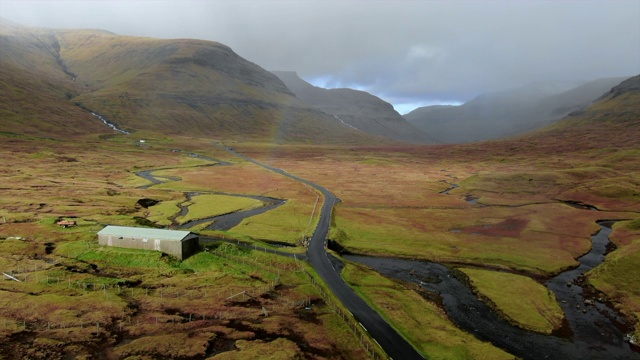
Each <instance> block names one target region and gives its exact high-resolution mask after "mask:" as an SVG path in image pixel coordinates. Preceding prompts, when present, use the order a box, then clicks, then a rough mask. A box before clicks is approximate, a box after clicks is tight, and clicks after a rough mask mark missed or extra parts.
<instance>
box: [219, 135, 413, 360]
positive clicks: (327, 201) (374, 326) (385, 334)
mask: <svg viewBox="0 0 640 360" xmlns="http://www.w3.org/2000/svg"><path fill="white" fill-rule="evenodd" d="M213 144H214V145H215V146H218V147H220V148H222V149H224V150H226V151H228V152H230V153H231V154H233V155H235V156H237V157H239V158H241V159H244V160H246V161H249V162H252V163H254V164H256V165H259V166H262V167H264V168H265V169H269V170H271V171H273V172H276V173H278V174H281V175H284V176H286V177H289V178H291V179H294V180H296V181H299V182H302V183H304V184H307V185H309V186H311V187H312V188H314V189H316V190H318V191H319V192H321V193H322V195H323V196H324V203H323V205H322V211H321V212H320V221H319V222H318V226H317V227H316V229H315V231H314V232H313V235H312V237H311V241H310V244H309V248H308V249H307V259H308V260H309V263H310V264H311V266H313V268H314V269H315V270H316V272H317V273H318V275H320V277H321V278H322V280H324V282H325V283H326V284H327V285H328V286H329V288H330V289H331V291H332V292H333V293H334V295H335V296H336V297H337V298H338V299H339V300H340V301H341V302H342V304H343V305H344V306H345V307H346V308H347V309H348V310H349V311H350V312H351V313H352V314H353V316H354V317H355V318H356V320H357V321H359V322H360V323H361V324H362V326H363V327H364V328H365V329H366V330H367V331H368V332H369V334H370V335H371V336H372V337H373V338H374V339H375V340H376V341H377V342H378V343H379V344H380V346H382V348H383V349H384V351H385V352H386V353H387V355H389V357H391V358H393V359H396V360H399V359H402V360H404V359H407V360H409V359H424V357H422V355H420V353H418V351H416V350H415V349H414V348H413V346H411V344H409V342H408V341H407V340H405V339H404V338H403V337H402V336H401V335H400V334H399V333H398V332H397V331H396V330H395V329H394V328H392V327H391V325H389V324H388V323H387V322H386V321H385V320H384V319H383V318H382V317H381V316H380V315H379V314H378V313H377V312H376V311H375V310H373V309H372V308H371V307H370V306H369V305H368V304H367V303H366V302H365V301H364V300H363V299H362V298H361V297H360V296H358V294H356V292H355V291H354V290H353V289H352V288H351V287H349V285H347V284H346V283H345V282H344V280H342V278H341V277H340V274H339V273H338V272H337V271H336V270H335V269H334V268H333V266H332V265H331V262H330V261H329V257H328V255H327V252H326V251H325V248H324V244H325V240H326V239H327V235H328V233H329V227H330V225H331V213H332V211H333V206H334V205H335V204H336V202H337V201H338V199H337V198H336V197H335V196H334V195H333V194H332V193H331V192H330V191H329V190H327V189H325V188H324V187H322V186H320V185H317V184H315V183H312V182H310V181H308V180H305V179H302V178H300V177H297V176H295V175H291V174H289V173H288V172H286V171H284V170H282V169H278V168H274V167H272V166H269V165H266V164H263V163H261V162H258V161H256V160H254V159H251V158H249V157H247V156H244V155H242V154H240V153H237V152H236V151H234V150H233V149H230V148H228V147H226V146H224V145H221V144H219V143H216V142H213Z"/></svg>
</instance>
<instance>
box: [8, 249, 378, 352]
mask: <svg viewBox="0 0 640 360" xmlns="http://www.w3.org/2000/svg"><path fill="white" fill-rule="evenodd" d="M256 250H257V249H256ZM213 253H214V254H215V255H216V256H219V257H221V258H224V259H226V260H229V261H233V262H235V263H238V264H242V265H244V266H250V267H255V269H256V270H258V269H259V270H261V271H264V272H268V273H272V274H276V273H277V277H276V278H275V280H273V281H272V282H271V283H268V284H265V285H262V286H258V287H253V286H227V287H225V288H224V290H222V289H220V287H219V286H215V285H212V286H210V287H199V288H196V289H178V288H171V287H145V288H139V287H128V286H125V285H120V284H117V283H116V284H105V283H97V282H85V281H76V280H72V279H71V277H67V278H63V277H53V276H49V275H42V274H39V273H38V272H37V271H38V270H43V269H48V268H49V266H40V267H37V266H34V267H33V272H31V267H28V266H25V267H23V268H20V267H18V268H17V270H12V271H9V272H6V273H3V276H4V277H7V278H13V279H12V280H15V281H20V282H30V281H33V282H40V283H44V284H49V285H55V286H66V287H68V288H73V289H78V290H79V291H84V292H96V291H102V292H103V293H104V296H105V297H107V298H108V297H109V296H130V297H132V298H133V297H139V296H148V297H159V298H167V299H170V298H176V299H184V298H186V299H189V300H195V299H208V300H216V301H222V300H224V301H228V300H234V299H236V298H237V297H239V296H245V297H255V296H258V295H259V294H264V293H266V292H270V291H273V290H274V289H275V288H276V286H278V285H280V276H279V274H280V270H283V271H295V272H302V273H304V274H306V278H307V279H308V281H309V282H310V283H311V285H313V286H314V288H315V289H316V290H317V291H318V293H319V294H320V296H321V297H322V298H323V300H324V302H325V303H326V304H327V306H328V307H329V308H330V309H331V310H332V311H333V312H335V313H336V314H337V315H338V316H340V317H341V318H342V320H343V321H344V322H345V324H346V325H347V326H348V327H349V328H350V329H351V330H352V331H353V332H354V334H355V335H356V338H357V339H358V340H359V341H360V343H361V345H362V347H363V348H364V349H365V350H366V351H367V354H368V355H369V356H370V358H372V359H376V360H377V359H386V358H387V356H386V355H385V354H384V352H383V351H382V349H381V348H380V345H379V344H377V342H376V341H375V340H373V339H372V338H371V337H370V335H369V334H368V333H367V332H366V330H365V329H364V328H363V327H362V326H361V325H360V323H359V322H358V321H356V319H355V318H354V317H353V315H351V313H349V312H348V311H347V310H344V309H342V307H341V304H339V303H338V302H337V301H336V300H335V299H334V298H333V297H332V296H331V295H330V294H331V293H330V292H329V291H328V290H327V289H326V288H325V287H324V285H322V284H321V283H319V282H318V281H317V280H316V279H315V277H314V276H313V275H311V273H309V272H308V271H306V270H305V267H304V265H303V262H302V261H299V260H295V261H294V262H293V263H281V262H273V261H272V260H269V264H268V265H267V264H264V263H261V262H260V261H258V257H255V258H247V256H240V255H234V254H230V253H228V252H223V251H215V250H214V251H213ZM21 269H22V270H23V272H20V270H21ZM280 299H281V301H280V303H278V304H271V305H266V306H264V307H263V311H264V312H265V313H269V312H272V313H277V312H278V311H283V310H289V309H294V308H301V307H305V306H308V305H310V304H311V299H310V298H305V299H301V300H295V299H290V298H287V297H285V296H280ZM228 314H229V313H227V312H224V311H221V312H216V313H214V314H213V315H202V314H183V315H182V316H180V317H179V319H176V317H171V318H169V319H170V320H167V319H163V320H162V321H163V322H169V321H171V322H173V323H176V320H178V321H177V322H178V323H184V322H191V321H197V320H202V321H207V320H220V319H227V318H228ZM265 315H266V314H265ZM187 316H188V318H187ZM145 323H146V324H158V323H159V317H158V316H155V319H154V318H151V319H147V321H146V322H145V321H144V320H143V322H140V319H136V325H143V324H145ZM127 325H133V324H132V323H131V318H129V319H128V320H124V321H119V322H118V323H117V325H116V326H119V328H120V330H122V328H123V326H127ZM85 326H86V327H95V329H96V333H97V334H100V331H101V329H104V326H106V324H102V325H101V324H100V323H91V324H89V323H86V324H85V323H83V322H82V320H78V321H76V322H73V323H72V322H69V323H60V324H52V323H51V322H49V321H47V322H44V321H42V322H38V321H36V322H26V321H25V320H21V321H9V322H7V319H4V323H3V329H8V328H13V329H16V330H20V329H44V328H46V329H61V328H62V329H65V328H68V327H80V328H84V327H85ZM101 326H102V328H101ZM111 326H113V325H111ZM374 343H375V344H374Z"/></svg>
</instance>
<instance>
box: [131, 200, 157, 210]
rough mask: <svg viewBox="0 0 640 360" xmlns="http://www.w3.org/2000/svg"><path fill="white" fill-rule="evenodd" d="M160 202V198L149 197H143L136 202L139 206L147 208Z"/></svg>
mask: <svg viewBox="0 0 640 360" xmlns="http://www.w3.org/2000/svg"><path fill="white" fill-rule="evenodd" d="M159 203H160V201H159V200H154V199H148V198H142V199H140V200H138V201H137V202H136V204H138V205H139V206H141V207H143V208H145V209H148V208H149V207H151V206H154V205H157V204H159Z"/></svg>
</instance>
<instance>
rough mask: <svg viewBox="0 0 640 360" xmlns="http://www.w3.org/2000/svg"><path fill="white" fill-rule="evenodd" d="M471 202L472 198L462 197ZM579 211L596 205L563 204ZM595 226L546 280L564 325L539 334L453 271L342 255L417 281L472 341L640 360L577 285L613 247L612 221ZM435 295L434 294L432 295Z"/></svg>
mask: <svg viewBox="0 0 640 360" xmlns="http://www.w3.org/2000/svg"><path fill="white" fill-rule="evenodd" d="M441 181H442V182H443V183H446V184H448V185H450V186H451V187H450V188H448V189H446V190H445V191H442V192H441V194H445V195H448V194H449V191H450V190H453V189H456V188H458V187H459V186H458V185H457V184H454V183H450V182H447V181H446V180H441ZM465 200H466V201H467V202H468V203H470V204H474V205H480V206H482V205H481V204H478V199H477V198H475V197H473V196H471V195H467V196H466V198H465ZM564 203H567V205H571V206H574V207H577V208H580V209H588V210H597V208H595V207H593V206H590V205H585V204H582V203H578V202H566V201H564ZM597 223H598V225H600V230H599V231H598V232H597V233H596V234H595V235H593V236H591V242H592V246H591V250H590V251H589V252H588V253H587V254H585V255H583V256H581V257H580V258H578V259H577V260H578V262H579V263H580V265H579V266H577V267H575V268H572V269H569V270H567V271H564V272H562V273H560V274H558V275H557V276H555V277H553V278H551V279H549V280H548V281H546V282H545V283H544V285H545V286H546V287H547V288H548V289H549V290H551V291H553V293H554V294H555V296H556V299H557V301H558V303H559V304H560V306H561V307H562V309H563V311H564V313H565V320H566V321H565V325H564V326H563V327H562V328H561V329H559V330H558V331H556V333H558V334H553V335H543V334H540V333H536V332H533V331H528V330H524V329H521V328H519V327H516V326H514V325H512V324H510V323H509V322H508V321H506V320H504V319H503V318H501V317H500V315H498V314H497V313H496V312H495V311H494V310H493V309H491V308H490V307H489V306H488V305H487V304H485V303H484V302H483V301H481V300H480V299H479V298H478V297H477V296H476V295H475V294H474V293H473V291H472V290H471V288H470V287H469V286H468V285H466V283H465V282H464V281H461V280H460V276H457V275H458V273H459V272H457V271H456V270H451V269H449V268H447V267H446V266H444V265H441V264H438V263H433V262H428V261H415V260H403V259H391V258H379V257H368V256H356V255H344V256H343V257H344V258H345V259H347V260H350V261H353V262H357V263H360V264H363V265H366V266H369V267H370V268H372V269H374V270H376V271H377V272H379V273H381V274H383V275H385V276H388V277H391V278H396V279H399V280H402V281H405V282H411V283H415V284H418V285H419V286H420V287H421V288H422V289H423V290H425V291H426V293H427V294H430V295H428V296H429V297H430V298H431V297H435V298H436V299H437V300H439V302H440V303H441V304H442V307H443V308H444V309H445V311H446V313H447V316H449V318H450V319H451V320H452V321H453V322H454V323H455V324H456V325H457V326H458V327H459V328H461V329H463V330H465V331H467V332H469V333H471V334H474V335H475V336H476V337H477V338H478V339H480V340H484V341H489V342H491V343H492V344H493V345H495V346H497V347H500V348H502V349H504V350H506V351H508V352H509V353H511V354H513V355H516V356H518V357H520V358H523V359H563V360H564V359H620V360H622V359H625V360H630V359H640V353H638V352H636V351H637V349H636V350H635V351H634V349H633V348H632V347H631V345H630V344H629V343H628V342H627V341H626V339H625V331H627V332H628V331H631V329H632V326H631V324H629V323H628V322H627V321H626V320H625V319H624V318H623V317H622V316H620V315H619V314H618V313H616V312H615V311H614V310H613V309H612V308H611V307H610V306H609V304H607V303H606V302H605V301H604V300H603V299H601V298H597V299H596V298H592V297H590V296H589V294H587V293H586V292H585V290H589V288H583V287H582V286H581V284H582V280H583V274H584V273H585V272H587V271H589V270H591V269H593V268H594V267H596V266H598V265H600V264H601V263H602V262H603V261H604V259H605V256H606V254H607V253H608V252H609V251H611V250H612V249H614V248H615V246H614V245H613V244H612V243H611V242H610V241H609V234H610V233H611V226H612V224H613V221H598V222H597ZM434 294H435V295H434Z"/></svg>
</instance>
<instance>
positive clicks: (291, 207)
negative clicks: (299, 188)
mask: <svg viewBox="0 0 640 360" xmlns="http://www.w3.org/2000/svg"><path fill="white" fill-rule="evenodd" d="M321 201H322V199H320V201H319V202H318V205H317V208H316V211H315V213H314V216H313V218H311V213H312V209H313V204H312V205H311V206H309V204H308V203H303V202H300V201H297V200H296V199H292V200H289V201H287V203H286V204H284V205H281V206H279V207H278V208H276V209H273V210H270V211H267V212H265V213H262V214H260V215H256V216H252V217H250V218H248V219H245V220H243V221H242V222H241V223H240V224H239V225H238V226H236V227H234V228H233V229H231V231H232V232H233V233H240V234H244V235H247V236H250V237H252V238H254V239H264V240H272V241H282V242H287V243H290V244H293V245H297V244H298V243H299V241H300V240H301V239H302V237H303V236H311V234H313V231H314V230H315V227H316V225H317V223H318V219H319V213H320V208H321V206H322V203H321Z"/></svg>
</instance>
